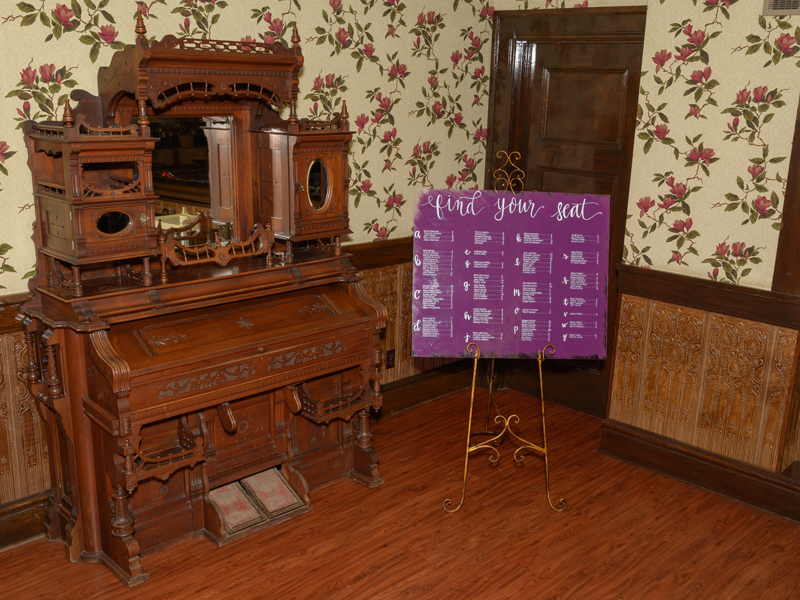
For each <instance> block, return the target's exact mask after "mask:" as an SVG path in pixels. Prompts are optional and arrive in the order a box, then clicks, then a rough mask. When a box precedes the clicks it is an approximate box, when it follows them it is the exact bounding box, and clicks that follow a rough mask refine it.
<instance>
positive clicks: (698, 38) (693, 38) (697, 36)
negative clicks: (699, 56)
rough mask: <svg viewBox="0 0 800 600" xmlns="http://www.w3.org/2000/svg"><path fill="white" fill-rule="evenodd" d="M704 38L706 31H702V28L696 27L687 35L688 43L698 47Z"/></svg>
mask: <svg viewBox="0 0 800 600" xmlns="http://www.w3.org/2000/svg"><path fill="white" fill-rule="evenodd" d="M684 31H685V30H684ZM705 39H706V32H705V31H703V30H702V29H698V30H697V31H693V32H692V33H691V34H689V36H688V40H689V43H690V44H694V45H695V46H697V47H698V48H699V47H700V45H701V44H702V43H703V40H705Z"/></svg>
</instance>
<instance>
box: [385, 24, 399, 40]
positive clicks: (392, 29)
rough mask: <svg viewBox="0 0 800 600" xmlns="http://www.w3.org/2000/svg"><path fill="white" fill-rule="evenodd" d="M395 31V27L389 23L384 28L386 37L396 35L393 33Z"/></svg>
mask: <svg viewBox="0 0 800 600" xmlns="http://www.w3.org/2000/svg"><path fill="white" fill-rule="evenodd" d="M396 33H397V29H395V27H394V25H389V27H388V28H387V29H386V37H397V36H396V35H395V34H396Z"/></svg>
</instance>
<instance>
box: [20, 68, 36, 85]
mask: <svg viewBox="0 0 800 600" xmlns="http://www.w3.org/2000/svg"><path fill="white" fill-rule="evenodd" d="M19 78H20V79H21V80H22V83H23V84H24V85H25V87H31V86H32V85H33V82H34V81H36V71H35V70H33V69H31V68H30V67H25V68H24V69H22V71H20V73H19Z"/></svg>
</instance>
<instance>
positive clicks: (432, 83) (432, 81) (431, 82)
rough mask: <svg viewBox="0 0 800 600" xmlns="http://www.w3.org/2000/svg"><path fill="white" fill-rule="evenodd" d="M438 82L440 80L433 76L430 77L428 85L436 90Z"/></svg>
mask: <svg viewBox="0 0 800 600" xmlns="http://www.w3.org/2000/svg"><path fill="white" fill-rule="evenodd" d="M438 82H439V78H438V77H436V75H431V76H430V77H428V85H429V86H431V87H432V88H435V87H436V84H437V83H438Z"/></svg>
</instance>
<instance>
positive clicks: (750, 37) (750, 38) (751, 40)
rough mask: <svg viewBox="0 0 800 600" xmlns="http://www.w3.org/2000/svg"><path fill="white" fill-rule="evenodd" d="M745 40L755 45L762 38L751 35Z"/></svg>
mask: <svg viewBox="0 0 800 600" xmlns="http://www.w3.org/2000/svg"><path fill="white" fill-rule="evenodd" d="M744 39H746V40H747V41H748V42H749V43H751V44H755V43H757V42H760V41H761V36H758V35H754V34H752V33H751V34H750V35H748V36H746V37H745V38H744Z"/></svg>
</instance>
